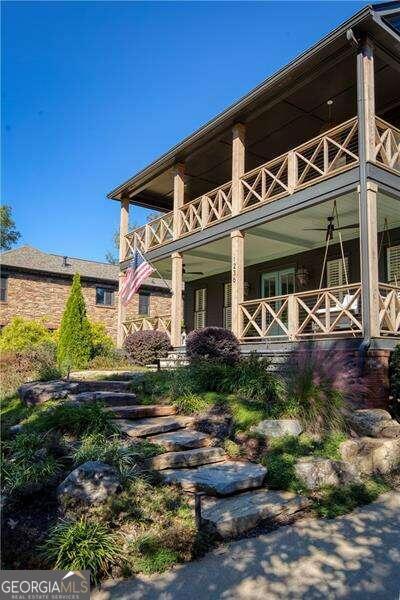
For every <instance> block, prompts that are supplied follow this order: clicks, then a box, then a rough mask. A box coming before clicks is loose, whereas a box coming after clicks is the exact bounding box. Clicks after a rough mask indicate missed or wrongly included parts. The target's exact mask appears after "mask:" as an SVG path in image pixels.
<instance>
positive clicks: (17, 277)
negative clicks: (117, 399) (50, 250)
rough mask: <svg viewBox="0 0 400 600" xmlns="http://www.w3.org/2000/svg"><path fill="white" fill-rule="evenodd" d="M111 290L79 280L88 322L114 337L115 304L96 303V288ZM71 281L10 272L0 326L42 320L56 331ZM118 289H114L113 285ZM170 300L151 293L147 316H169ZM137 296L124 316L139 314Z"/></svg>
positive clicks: (115, 331) (2, 303) (0, 307)
mask: <svg viewBox="0 0 400 600" xmlns="http://www.w3.org/2000/svg"><path fill="white" fill-rule="evenodd" d="M102 286H104V287H112V286H106V285H105V284H102V283H101V282H99V283H92V282H88V281H85V280H82V292H83V296H84V298H85V303H86V309H87V313H88V317H89V319H90V320H91V321H96V322H100V323H104V325H105V326H106V328H107V331H108V332H109V334H110V335H111V336H112V337H113V338H114V339H116V336H117V304H115V305H114V306H102V305H99V304H96V287H102ZM70 287H71V279H66V278H62V277H56V276H51V275H47V276H46V275H33V274H31V273H12V274H9V276H8V289H7V301H6V302H1V303H0V325H1V326H4V325H6V324H7V323H8V322H9V321H10V320H11V319H12V317H15V316H20V317H24V318H25V319H43V320H44V322H45V324H46V326H47V327H49V328H50V329H56V328H57V327H58V326H59V324H60V321H61V317H62V314H63V311H64V308H65V303H66V301H67V298H68V295H69V291H70ZM115 290H117V286H115ZM170 303H171V300H170V298H169V296H168V295H166V294H165V293H163V292H161V291H158V292H157V291H153V292H150V315H151V316H157V315H166V314H170ZM138 308H139V296H138V295H137V294H136V295H135V297H134V298H133V299H132V301H131V303H130V304H129V305H128V307H127V317H128V318H129V317H133V316H137V315H138Z"/></svg>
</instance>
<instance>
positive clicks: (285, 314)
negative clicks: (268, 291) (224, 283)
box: [240, 283, 362, 341]
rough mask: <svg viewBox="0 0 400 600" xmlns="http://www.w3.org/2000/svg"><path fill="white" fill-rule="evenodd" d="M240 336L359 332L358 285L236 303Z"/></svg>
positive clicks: (316, 334) (245, 338) (279, 336)
mask: <svg viewBox="0 0 400 600" xmlns="http://www.w3.org/2000/svg"><path fill="white" fill-rule="evenodd" d="M240 316H241V336H240V337H241V339H242V340H244V341H246V340H247V341H249V340H256V339H259V338H268V337H272V338H288V339H290V340H296V339H302V338H307V337H323V336H326V337H329V336H332V335H341V334H348V333H350V334H354V335H357V334H359V333H361V332H362V318H361V284H360V283H356V284H351V285H342V286H337V287H332V288H325V289H321V290H313V291H310V292H300V293H296V294H289V295H285V296H274V297H271V298H260V299H258V300H248V301H246V302H242V303H241V304H240Z"/></svg>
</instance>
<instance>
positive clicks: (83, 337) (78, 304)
mask: <svg viewBox="0 0 400 600" xmlns="http://www.w3.org/2000/svg"><path fill="white" fill-rule="evenodd" d="M91 352H92V336H91V331H90V325H89V321H88V319H87V316H86V307H85V300H84V299H83V294H82V288H81V278H80V276H79V274H78V273H76V274H75V275H74V279H73V281H72V287H71V291H70V294H69V297H68V300H67V304H66V306H65V310H64V314H63V317H62V320H61V326H60V334H59V340H58V348H57V360H58V364H59V365H60V367H61V368H62V367H68V368H74V369H83V368H85V367H86V366H87V363H88V361H89V358H90V355H91Z"/></svg>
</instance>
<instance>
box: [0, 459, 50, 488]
mask: <svg viewBox="0 0 400 600" xmlns="http://www.w3.org/2000/svg"><path fill="white" fill-rule="evenodd" d="M1 470H2V487H3V490H4V492H5V493H6V494H10V495H14V494H27V493H32V492H36V491H38V490H39V489H42V488H44V487H45V486H47V485H48V484H49V483H50V482H51V481H52V480H53V479H54V477H55V476H56V475H58V473H60V471H61V470H62V463H61V461H60V459H58V458H55V457H54V456H51V455H47V456H45V457H43V459H40V460H35V459H34V458H32V456H31V458H29V459H27V458H24V459H21V458H13V457H12V458H11V459H9V460H7V459H6V458H4V457H3V458H2V469H1Z"/></svg>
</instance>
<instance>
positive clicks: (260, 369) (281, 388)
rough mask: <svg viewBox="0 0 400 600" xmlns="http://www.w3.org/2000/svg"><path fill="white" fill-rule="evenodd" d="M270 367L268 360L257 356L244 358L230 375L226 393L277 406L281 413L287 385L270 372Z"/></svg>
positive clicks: (252, 355) (225, 385) (225, 387)
mask: <svg viewBox="0 0 400 600" xmlns="http://www.w3.org/2000/svg"><path fill="white" fill-rule="evenodd" d="M269 366H270V361H269V360H268V359H265V358H258V357H257V355H256V354H251V355H250V356H249V357H248V358H243V359H242V360H240V362H239V363H238V365H237V366H236V367H235V369H234V370H233V372H231V373H228V379H227V381H226V382H225V383H224V391H226V392H230V393H236V394H238V395H239V396H240V397H242V398H245V399H246V400H255V401H259V402H269V403H273V404H277V405H279V410H278V412H280V411H281V409H282V407H281V406H280V405H281V403H282V402H283V401H284V399H285V384H284V381H283V380H282V379H281V378H280V377H279V376H277V375H276V374H275V373H271V372H270V371H268V367H269ZM271 409H272V407H271Z"/></svg>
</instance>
